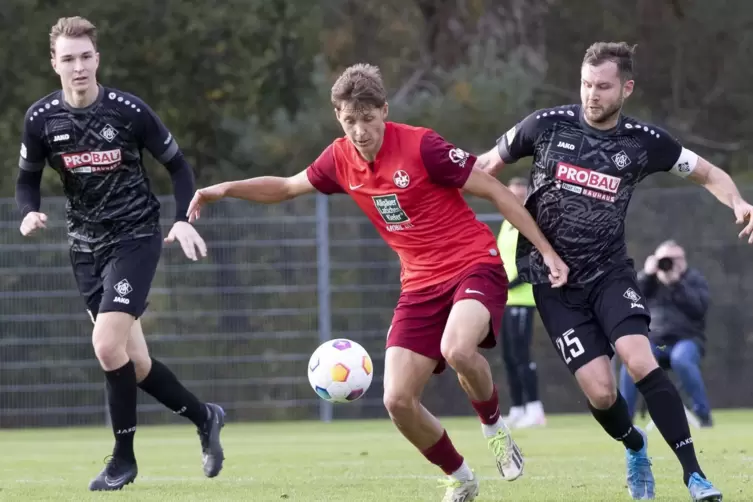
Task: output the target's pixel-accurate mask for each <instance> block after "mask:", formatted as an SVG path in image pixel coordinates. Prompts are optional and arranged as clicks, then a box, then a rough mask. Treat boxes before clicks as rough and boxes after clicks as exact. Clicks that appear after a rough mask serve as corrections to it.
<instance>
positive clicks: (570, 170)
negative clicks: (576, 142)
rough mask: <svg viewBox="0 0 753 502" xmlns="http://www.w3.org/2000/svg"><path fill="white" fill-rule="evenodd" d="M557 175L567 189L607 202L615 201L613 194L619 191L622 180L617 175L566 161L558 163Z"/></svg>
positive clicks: (562, 186)
mask: <svg viewBox="0 0 753 502" xmlns="http://www.w3.org/2000/svg"><path fill="white" fill-rule="evenodd" d="M555 177H556V178H557V180H558V181H559V182H560V186H561V188H564V189H565V190H569V191H571V192H574V193H578V194H582V195H585V196H587V197H592V198H594V199H599V200H604V201H607V202H614V201H615V197H614V195H613V194H616V193H617V191H618V190H619V188H620V183H621V181H622V180H621V179H620V178H618V177H616V176H610V175H609V174H604V173H600V172H598V171H592V170H591V169H586V168H585V167H579V166H574V165H572V164H567V163H565V162H558V163H557V171H556V175H555Z"/></svg>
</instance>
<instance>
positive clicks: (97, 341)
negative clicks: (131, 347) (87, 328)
mask: <svg viewBox="0 0 753 502" xmlns="http://www.w3.org/2000/svg"><path fill="white" fill-rule="evenodd" d="M132 323H133V318H132V317H131V318H130V320H129V317H128V315H127V314H123V313H121V312H113V313H109V312H108V313H104V314H99V315H98V316H97V321H96V323H95V324H94V332H93V334H92V345H93V346H94V355H95V356H96V357H97V360H99V362H100V365H101V366H102V368H104V369H105V370H113V369H117V368H120V367H121V366H123V365H124V364H125V363H127V362H128V359H129V358H128V353H127V350H126V345H127V343H128V334H129V333H130V329H131V324H132Z"/></svg>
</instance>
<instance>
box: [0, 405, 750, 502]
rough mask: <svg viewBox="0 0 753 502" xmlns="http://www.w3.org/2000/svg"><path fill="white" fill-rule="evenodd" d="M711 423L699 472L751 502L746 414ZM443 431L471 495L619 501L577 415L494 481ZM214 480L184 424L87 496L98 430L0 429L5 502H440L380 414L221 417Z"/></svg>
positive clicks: (606, 445)
mask: <svg viewBox="0 0 753 502" xmlns="http://www.w3.org/2000/svg"><path fill="white" fill-rule="evenodd" d="M715 419H716V426H715V427H714V428H713V429H704V430H700V431H699V430H694V431H693V434H694V437H695V445H696V451H697V452H699V455H700V458H701V464H702V465H703V466H704V469H705V470H706V474H707V475H708V476H709V477H710V478H711V479H712V481H714V483H715V484H716V485H717V486H718V487H719V488H720V489H722V491H723V492H724V495H725V501H726V500H731V501H734V500H740V501H744V500H753V427H751V425H750V424H751V423H753V412H751V411H747V412H743V411H735V412H717V413H716V415H715ZM443 422H444V424H445V426H446V427H447V429H448V430H449V432H450V436H451V437H452V439H453V441H454V442H455V444H456V446H457V447H458V448H459V449H460V451H461V453H463V454H464V455H465V457H466V459H467V460H468V461H469V463H470V465H471V467H472V468H473V469H475V471H476V473H477V474H478V475H479V476H480V478H481V480H482V484H481V495H480V496H479V498H478V499H477V500H479V501H484V500H486V501H491V500H515V501H558V502H561V501H568V500H578V501H615V500H629V497H628V495H627V489H626V487H625V482H624V474H625V473H624V454H623V450H622V447H621V445H619V444H617V443H616V442H615V441H613V440H610V439H608V438H607V437H606V436H605V434H604V433H603V432H602V431H601V429H600V428H599V427H598V425H596V423H595V422H594V421H593V420H592V419H591V417H590V416H587V415H564V416H554V417H550V422H549V425H548V426H547V427H546V428H544V429H538V430H525V431H516V432H515V437H516V439H517V441H518V443H519V444H520V445H521V448H522V449H523V453H524V454H525V456H526V462H527V463H526V470H525V474H524V476H523V477H522V478H520V479H518V480H517V481H515V482H512V483H509V482H505V481H502V480H500V479H498V478H497V475H496V468H495V467H494V463H493V461H492V459H491V457H490V454H489V453H488V451H487V450H486V443H485V441H484V439H483V438H482V437H481V432H480V428H479V425H478V422H477V421H476V420H475V419H471V418H468V419H465V418H462V419H445V420H443ZM649 438H650V441H651V442H650V448H649V452H650V453H651V455H652V457H653V460H654V473H655V475H656V479H657V485H658V486H657V499H658V500H688V499H689V497H688V495H687V490H685V488H684V487H683V486H682V482H681V479H680V476H681V474H680V468H679V465H678V463H677V461H676V459H675V457H674V455H673V454H672V452H671V450H670V449H669V447H668V446H667V445H666V443H664V441H663V440H662V438H661V436H660V435H659V433H658V432H657V431H656V430H654V431H652V432H651V433H650V435H649ZM223 442H224V445H225V453H226V457H227V459H226V461H225V469H224V470H223V472H222V473H221V474H220V476H219V477H217V478H215V479H211V480H210V479H206V478H204V477H203V475H202V472H201V461H200V453H199V445H198V438H197V436H196V434H195V432H194V430H193V429H192V428H191V427H189V426H187V425H186V426H183V427H142V428H140V429H139V431H138V433H137V435H136V448H137V455H138V459H139V471H140V473H139V477H138V478H137V479H136V482H135V483H134V484H132V485H129V486H128V487H126V488H125V489H124V490H123V491H122V492H118V493H105V494H103V493H98V494H92V493H89V492H88V491H87V486H88V483H89V480H90V479H91V478H92V477H93V476H94V475H95V474H96V473H97V472H99V470H100V469H101V468H102V465H103V464H102V462H103V458H104V457H105V456H106V454H107V453H108V452H109V449H110V448H111V436H110V434H109V432H108V430H107V429H105V428H104V427H100V428H96V429H84V428H80V429H75V428H72V429H47V430H22V431H15V430H14V431H8V430H5V431H0V446H2V453H3V454H2V457H0V500H3V501H6V500H7V501H29V500H50V501H53V500H54V501H67V500H70V501H82V500H104V499H107V500H134V501H136V500H138V501H157V500H159V501H162V500H164V501H202V502H204V501H230V500H243V501H267V500H269V501H273V500H287V501H327V502H335V501H347V502H358V501H370V502H371V501H388V500H403V501H424V500H425V501H438V500H440V499H441V497H442V490H441V489H440V488H438V483H437V480H438V478H439V477H440V472H439V471H438V470H437V469H436V468H434V467H433V466H432V465H430V464H428V463H427V462H425V461H424V459H423V457H421V456H420V455H419V454H418V452H416V451H415V450H414V449H413V448H412V447H411V446H410V445H409V444H408V443H407V442H405V441H404V440H403V439H402V437H401V436H400V435H399V434H398V432H397V431H396V430H395V429H394V428H393V427H392V424H390V423H389V422H387V421H358V422H350V421H349V422H345V421H343V422H333V423H330V424H324V423H318V422H285V423H262V424H233V423H229V424H228V425H227V426H226V427H225V429H224V433H223Z"/></svg>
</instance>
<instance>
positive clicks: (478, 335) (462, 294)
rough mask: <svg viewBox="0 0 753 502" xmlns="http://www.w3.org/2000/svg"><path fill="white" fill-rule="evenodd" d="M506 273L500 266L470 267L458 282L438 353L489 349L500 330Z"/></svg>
mask: <svg viewBox="0 0 753 502" xmlns="http://www.w3.org/2000/svg"><path fill="white" fill-rule="evenodd" d="M507 286H508V282H507V276H506V275H505V270H504V268H503V267H502V266H501V265H491V264H482V265H478V266H475V267H472V268H470V269H469V270H467V271H466V272H465V273H464V276H463V277H462V278H461V280H460V281H459V282H458V284H457V286H456V287H455V291H454V293H453V298H452V301H453V305H452V309H451V310H450V315H449V317H448V319H447V325H446V326H445V330H444V333H443V335H442V352H443V353H445V354H446V352H447V351H450V350H461V351H464V352H467V351H471V350H476V348H477V347H483V348H492V347H494V346H496V344H497V337H498V336H499V334H500V331H501V330H502V318H503V317H504V313H505V304H506V303H507Z"/></svg>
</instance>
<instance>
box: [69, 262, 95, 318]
mask: <svg viewBox="0 0 753 502" xmlns="http://www.w3.org/2000/svg"><path fill="white" fill-rule="evenodd" d="M70 259H71V266H72V268H73V277H74V279H75V280H76V287H77V288H78V291H79V293H80V294H81V296H82V297H83V299H84V303H85V304H86V310H87V312H88V313H89V316H90V317H91V320H92V324H93V323H94V320H95V318H96V317H97V312H98V311H99V304H100V303H101V302H102V292H103V286H102V278H101V274H100V272H101V271H100V267H99V263H98V261H97V259H96V256H95V254H94V253H91V252H82V251H75V250H71V251H70Z"/></svg>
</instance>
